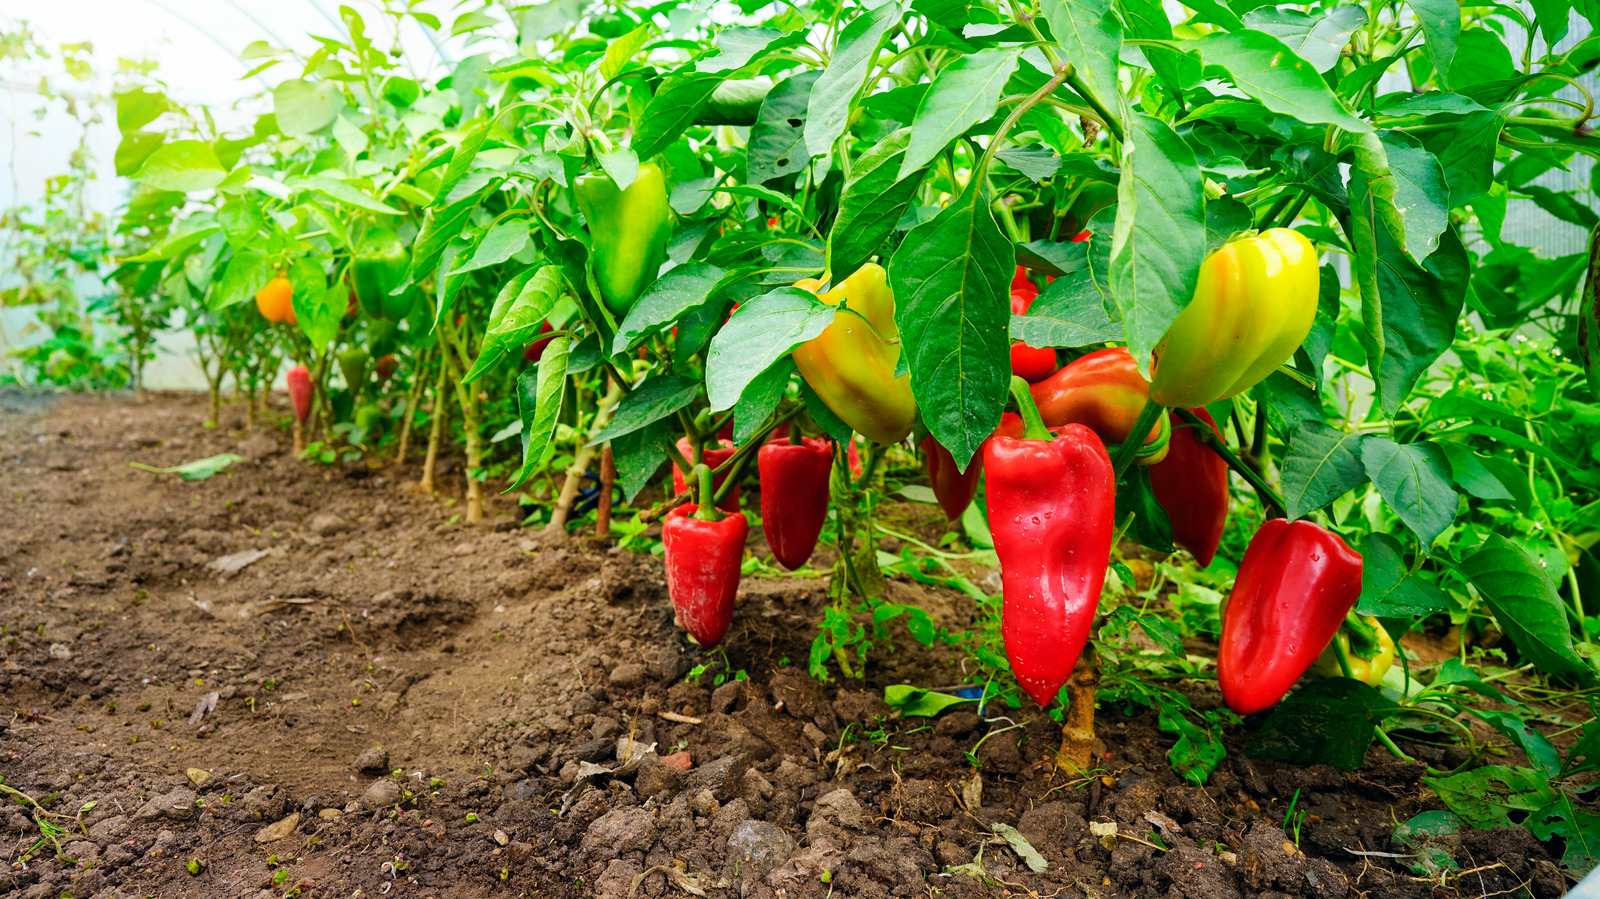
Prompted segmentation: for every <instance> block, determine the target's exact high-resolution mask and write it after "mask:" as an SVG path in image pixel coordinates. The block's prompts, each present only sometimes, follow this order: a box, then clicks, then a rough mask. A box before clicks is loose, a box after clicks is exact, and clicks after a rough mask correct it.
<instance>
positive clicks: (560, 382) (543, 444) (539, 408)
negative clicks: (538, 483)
mask: <svg viewBox="0 0 1600 899" xmlns="http://www.w3.org/2000/svg"><path fill="white" fill-rule="evenodd" d="M571 348H572V338H571V337H568V336H566V335H562V336H559V337H552V338H551V339H550V342H549V343H547V344H545V347H544V355H542V356H540V357H539V364H538V366H537V367H535V368H529V369H527V370H525V371H523V372H522V374H520V375H518V376H517V416H518V417H519V418H521V419H522V468H521V469H520V470H519V471H518V472H517V476H516V477H514V478H512V479H511V484H510V485H509V486H508V487H506V489H504V490H502V491H500V492H501V493H502V494H506V493H510V492H511V491H513V490H515V489H517V488H518V487H521V486H522V484H523V482H525V481H527V480H528V478H529V477H531V476H532V475H533V473H534V472H536V471H538V470H539V469H540V468H541V467H542V466H543V465H544V460H545V457H546V456H547V455H548V450H549V449H550V437H551V435H552V434H554V433H555V430H556V418H557V416H559V415H560V413H561V405H562V402H563V401H564V400H565V399H566V391H567V353H568V351H569V350H570V349H571Z"/></svg>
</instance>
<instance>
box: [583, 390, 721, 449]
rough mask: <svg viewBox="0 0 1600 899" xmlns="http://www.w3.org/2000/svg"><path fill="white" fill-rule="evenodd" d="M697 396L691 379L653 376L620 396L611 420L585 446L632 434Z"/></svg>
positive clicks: (597, 444)
mask: <svg viewBox="0 0 1600 899" xmlns="http://www.w3.org/2000/svg"><path fill="white" fill-rule="evenodd" d="M699 395H700V385H699V384H698V383H696V382H695V381H691V380H689V379H688V378H680V377H678V376H677V375H655V376H653V377H651V378H650V379H648V380H646V381H645V382H644V383H643V384H640V385H639V386H638V387H636V388H634V390H633V392H632V393H630V394H628V395H627V396H625V397H623V398H622V402H620V403H618V404H617V411H616V413H615V414H613V415H612V416H611V423H610V424H608V425H606V426H605V427H604V428H603V429H601V431H600V433H598V434H596V435H594V438H593V439H591V440H590V441H589V445H590V446H599V445H600V444H602V443H605V442H606V441H607V440H614V439H616V438H618V437H621V436H623V435H624V434H632V433H633V432H634V431H637V430H639V429H640V428H643V427H645V426H647V425H650V424H654V423H655V422H658V421H660V420H661V419H663V418H666V417H667V416H669V415H672V414H674V413H676V412H677V411H678V410H679V409H683V408H685V407H687V406H688V405H689V404H690V403H692V402H694V398H695V397H696V396H699Z"/></svg>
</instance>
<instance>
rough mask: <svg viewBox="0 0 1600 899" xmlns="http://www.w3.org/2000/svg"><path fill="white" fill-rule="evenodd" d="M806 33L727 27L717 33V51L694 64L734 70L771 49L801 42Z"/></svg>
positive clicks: (709, 69)
mask: <svg viewBox="0 0 1600 899" xmlns="http://www.w3.org/2000/svg"><path fill="white" fill-rule="evenodd" d="M803 37H804V35H803V33H801V32H796V33H793V34H790V33H787V32H783V31H779V30H778V29H776V28H748V27H743V26H736V27H733V28H724V29H722V30H721V31H720V32H718V33H717V52H716V53H714V54H712V55H710V56H706V57H704V58H702V59H700V60H698V61H697V62H695V64H694V67H695V68H696V69H698V70H699V71H702V72H732V71H734V70H736V69H742V68H744V67H745V66H746V65H749V63H750V62H751V60H755V59H759V58H761V57H762V56H764V55H765V54H766V52H767V51H768V50H770V49H775V48H776V47H780V46H788V45H790V44H794V43H798V42H799V41H800V40H801V39H802V38H803Z"/></svg>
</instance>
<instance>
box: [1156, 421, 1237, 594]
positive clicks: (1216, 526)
mask: <svg viewBox="0 0 1600 899" xmlns="http://www.w3.org/2000/svg"><path fill="white" fill-rule="evenodd" d="M1189 411H1190V412H1193V413H1194V414H1195V416H1196V417H1197V418H1199V419H1200V420H1201V421H1203V422H1205V423H1206V427H1208V428H1210V429H1211V432H1212V433H1213V434H1215V435H1217V439H1218V440H1221V439H1222V432H1221V431H1219V430H1217V423H1216V422H1215V421H1213V420H1212V418H1211V413H1209V412H1207V411H1206V410H1205V409H1190V410H1189ZM1150 487H1151V489H1152V490H1154V491H1155V495H1156V502H1159V503H1160V504H1161V508H1163V509H1166V510H1167V518H1168V519H1170V520H1171V521H1172V540H1173V542H1174V543H1176V544H1178V545H1179V546H1181V547H1183V548H1184V549H1186V550H1188V551H1189V552H1190V553H1191V554H1192V555H1193V556H1194V559H1195V561H1196V562H1199V563H1200V567H1201V568H1204V567H1206V566H1207V565H1210V564H1211V560H1212V559H1213V558H1215V557H1216V555H1217V546H1218V545H1219V544H1221V543H1222V531H1223V528H1224V527H1226V526H1227V524H1228V463H1227V462H1226V461H1224V460H1223V458H1222V457H1221V456H1219V455H1217V452H1216V450H1214V449H1212V448H1211V447H1209V446H1207V445H1206V444H1205V441H1203V440H1201V438H1200V435H1198V434H1196V433H1195V430H1194V428H1193V427H1190V426H1189V425H1187V424H1186V423H1184V422H1183V420H1181V419H1180V418H1178V415H1177V413H1172V442H1171V443H1170V444H1169V445H1168V447H1167V457H1166V458H1165V459H1163V460H1161V461H1160V462H1158V463H1156V464H1155V465H1152V466H1150Z"/></svg>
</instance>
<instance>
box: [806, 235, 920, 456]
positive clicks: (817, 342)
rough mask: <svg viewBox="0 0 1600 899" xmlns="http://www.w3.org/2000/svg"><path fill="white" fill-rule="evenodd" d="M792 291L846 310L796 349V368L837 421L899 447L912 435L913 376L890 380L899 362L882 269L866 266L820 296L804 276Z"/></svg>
mask: <svg viewBox="0 0 1600 899" xmlns="http://www.w3.org/2000/svg"><path fill="white" fill-rule="evenodd" d="M794 286H796V287H798V288H800V289H802V290H809V291H811V292H812V293H814V294H816V295H817V298H818V299H820V300H822V301H823V302H824V303H827V304H828V305H830V306H837V305H839V304H840V302H843V303H844V304H845V309H843V310H841V311H840V312H839V314H838V315H836V316H834V319H833V323H832V324H830V325H828V327H827V329H826V330H824V331H823V332H822V333H821V334H819V335H817V336H816V337H814V338H812V339H811V340H808V341H806V342H805V343H803V344H801V345H800V346H797V347H795V349H794V353H793V356H794V363H795V367H796V368H798V369H800V376H801V377H803V378H805V379H806V383H807V384H809V385H811V389H812V390H814V391H816V393H817V396H818V397H820V398H821V399H822V401H823V402H824V403H826V404H827V406H828V408H829V409H831V410H833V414H834V415H837V416H839V420H840V421H843V422H844V423H845V424H847V425H849V426H850V427H851V428H853V429H855V430H856V431H857V432H858V433H860V434H861V435H862V436H864V437H866V438H867V439H868V440H871V441H873V442H875V443H898V442H900V441H901V440H904V439H905V438H906V436H907V435H909V434H910V433H911V425H912V424H913V423H914V422H915V421H916V418H917V401H916V398H915V397H913V396H912V394H911V376H910V375H909V374H907V375H901V376H900V377H898V378H896V377H895V376H894V370H895V367H896V366H897V365H898V364H899V362H900V343H899V339H900V329H899V328H898V327H897V326H896V325H895V323H894V293H893V292H892V291H890V289H889V279H888V273H887V272H885V271H884V270H883V266H881V265H877V264H875V263H871V262H869V263H867V264H866V265H863V266H862V267H861V268H859V269H857V270H856V273H855V274H853V275H851V276H850V277H848V278H846V279H844V280H843V281H840V282H839V283H838V284H836V285H834V287H833V289H832V290H827V291H823V290H822V282H821V281H818V280H817V279H815V278H807V279H806V280H804V281H799V282H796V283H795V285H794Z"/></svg>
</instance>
